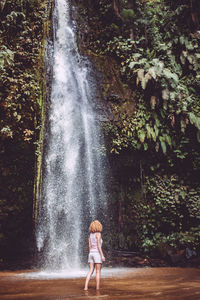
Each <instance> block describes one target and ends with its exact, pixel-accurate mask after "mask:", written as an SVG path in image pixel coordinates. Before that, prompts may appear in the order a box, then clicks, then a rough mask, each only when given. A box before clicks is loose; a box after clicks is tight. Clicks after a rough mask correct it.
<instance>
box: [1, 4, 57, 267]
mask: <svg viewBox="0 0 200 300" xmlns="http://www.w3.org/2000/svg"><path fill="white" fill-rule="evenodd" d="M52 5H53V1H15V3H14V2H13V1H9V0H8V1H3V2H2V4H1V7H0V16H1V25H0V40H1V49H0V71H1V78H2V81H1V83H0V84H1V100H0V105H1V113H0V114H1V121H0V146H1V160H0V182H1V189H0V215H1V217H0V218H1V222H0V223H1V227H0V244H1V249H0V257H1V263H3V264H4V262H5V260H6V259H7V258H9V260H15V259H17V258H18V257H19V256H22V255H23V256H24V257H25V259H26V256H27V255H30V253H33V250H34V243H33V239H34V238H33V232H34V226H33V218H32V214H33V197H34V189H35V187H34V186H35V185H36V181H35V178H36V179H38V176H37V173H38V165H39V164H38V158H40V152H41V151H40V150H41V128H42V124H43V118H44V99H45V93H44V91H45V89H44V87H45V69H44V51H45V44H46V38H47V35H48V32H49V24H50V18H51V17H50V16H51V7H52Z"/></svg>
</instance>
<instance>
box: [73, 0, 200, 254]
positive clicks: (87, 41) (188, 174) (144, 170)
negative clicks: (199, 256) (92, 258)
mask: <svg viewBox="0 0 200 300" xmlns="http://www.w3.org/2000/svg"><path fill="white" fill-rule="evenodd" d="M78 2H79V4H78ZM76 3H77V6H79V12H80V15H81V18H80V19H79V27H80V28H81V24H82V26H83V27H84V29H82V30H81V29H80V30H81V33H82V36H81V37H80V39H81V41H82V47H83V48H84V50H83V52H84V51H85V53H87V54H88V55H90V56H93V57H94V56H96V57H108V59H110V60H111V59H114V62H115V63H116V64H117V66H118V69H119V77H120V80H121V81H122V83H123V88H125V89H127V90H131V91H132V93H131V96H130V93H129V96H128V97H127V98H126V97H118V96H117V95H109V93H107V94H106V93H105V94H106V96H105V101H107V104H108V106H109V107H110V108H111V110H112V115H113V118H112V120H111V121H109V122H105V124H104V130H105V135H106V136H107V137H108V138H107V147H108V149H109V152H110V161H111V165H112V169H113V172H114V177H115V179H116V178H117V184H116V186H118V183H120V186H121V188H120V190H119V189H118V188H117V187H116V190H115V192H116V194H115V199H113V206H115V207H116V210H118V212H117V214H118V219H115V222H116V223H118V231H117V232H116V236H117V242H116V247H119V248H122V249H139V250H140V251H143V252H146V253H158V254H162V255H164V256H165V255H167V249H173V250H174V251H176V250H178V249H185V248H186V247H189V248H195V249H198V250H199V242H200V234H199V229H200V227H199V224H200V223H199V221H200V210H199V209H200V188H199V175H200V173H199V171H200V152H199V149H200V148H199V146H200V144H199V143H200V96H199V95H200V19H199V18H200V17H199V16H200V14H199V12H200V3H199V1H196V0H178V1H172V0H171V1H170V0H149V1H148V0H146V1H142V0H132V1H130V0H121V1H120V0H113V1H111V0H110V1H109V0H101V1H95V0H93V1H89V0H88V1H76ZM80 3H81V4H80ZM96 60H98V58H96ZM107 71H108V70H106V68H105V72H107ZM105 89H106V87H105ZM116 94H117V92H116ZM130 103H131V104H132V105H130ZM164 249H165V250H164Z"/></svg>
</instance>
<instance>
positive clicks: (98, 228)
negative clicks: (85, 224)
mask: <svg viewBox="0 0 200 300" xmlns="http://www.w3.org/2000/svg"><path fill="white" fill-rule="evenodd" d="M102 229H103V226H102V224H101V223H100V222H99V221H98V220H95V221H93V222H92V223H91V224H90V227H89V230H90V232H92V233H94V232H102Z"/></svg>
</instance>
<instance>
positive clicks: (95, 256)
mask: <svg viewBox="0 0 200 300" xmlns="http://www.w3.org/2000/svg"><path fill="white" fill-rule="evenodd" d="M88 263H95V264H102V258H101V254H100V253H99V252H90V253H89V255H88Z"/></svg>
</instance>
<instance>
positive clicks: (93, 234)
mask: <svg viewBox="0 0 200 300" xmlns="http://www.w3.org/2000/svg"><path fill="white" fill-rule="evenodd" d="M89 230H90V235H89V238H88V244H89V256H88V263H89V272H88V274H87V276H86V280H85V288H84V290H85V291H87V290H88V283H89V281H90V278H91V276H92V273H93V271H94V267H95V266H96V289H97V290H99V286H100V279H101V265H102V262H104V261H105V257H104V255H103V251H102V248H101V245H102V239H101V232H102V225H101V223H100V222H99V221H97V220H95V221H93V222H92V223H91V224H90V227H89Z"/></svg>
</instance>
